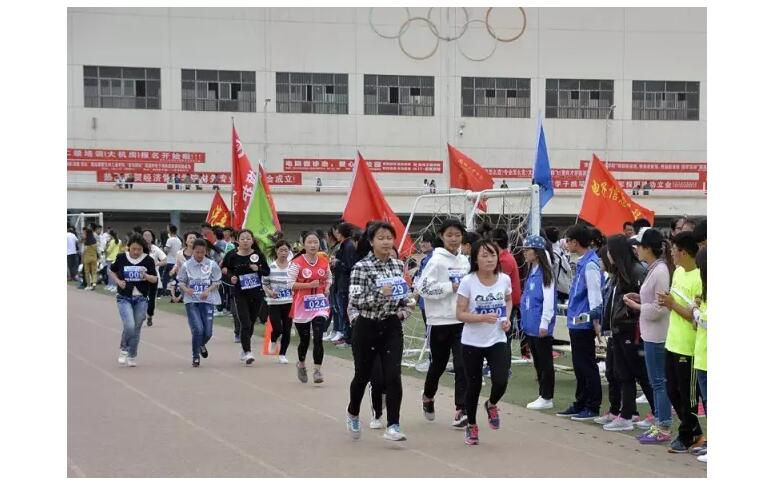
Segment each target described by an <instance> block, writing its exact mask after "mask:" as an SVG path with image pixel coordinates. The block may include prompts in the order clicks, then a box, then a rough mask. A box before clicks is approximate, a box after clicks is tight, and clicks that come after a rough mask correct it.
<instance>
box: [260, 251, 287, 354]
mask: <svg viewBox="0 0 769 484" xmlns="http://www.w3.org/2000/svg"><path fill="white" fill-rule="evenodd" d="M290 252H291V246H290V244H289V243H288V242H286V241H285V240H278V241H277V242H275V245H273V247H272V256H273V257H274V258H275V260H274V261H272V262H271V263H270V275H268V276H265V277H264V278H263V279H262V282H264V292H265V294H266V296H267V304H268V305H269V307H270V325H272V334H271V335H270V351H269V353H270V354H272V353H273V351H275V343H276V342H277V341H278V337H280V351H279V356H278V361H280V362H281V363H282V364H284V365H285V364H287V363H288V359H286V350H288V345H289V344H290V343H291V316H289V315H290V314H291V303H292V302H293V294H292V293H291V289H290V288H289V287H288V267H289V266H290V265H291V263H290V262H289V260H288V254H289V253H290Z"/></svg>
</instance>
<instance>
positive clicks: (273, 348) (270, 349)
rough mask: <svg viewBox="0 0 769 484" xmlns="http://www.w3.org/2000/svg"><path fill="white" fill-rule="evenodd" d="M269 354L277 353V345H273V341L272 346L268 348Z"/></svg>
mask: <svg viewBox="0 0 769 484" xmlns="http://www.w3.org/2000/svg"><path fill="white" fill-rule="evenodd" d="M267 353H269V354H273V353H275V343H273V342H272V341H270V345H269V347H268V348H267Z"/></svg>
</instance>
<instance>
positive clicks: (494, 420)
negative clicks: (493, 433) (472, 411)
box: [483, 400, 499, 430]
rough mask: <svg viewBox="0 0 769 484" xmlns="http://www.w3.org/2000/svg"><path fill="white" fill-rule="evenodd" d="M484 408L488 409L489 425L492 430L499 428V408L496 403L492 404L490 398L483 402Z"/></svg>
mask: <svg viewBox="0 0 769 484" xmlns="http://www.w3.org/2000/svg"><path fill="white" fill-rule="evenodd" d="M483 408H485V409H486V415H487V416H488V418H489V427H491V430H499V410H498V409H497V406H496V405H491V403H489V401H488V400H486V401H485V402H484V404H483Z"/></svg>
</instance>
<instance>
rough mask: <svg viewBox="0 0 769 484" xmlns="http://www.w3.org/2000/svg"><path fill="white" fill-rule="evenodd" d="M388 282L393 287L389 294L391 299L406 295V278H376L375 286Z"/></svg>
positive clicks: (407, 292)
mask: <svg viewBox="0 0 769 484" xmlns="http://www.w3.org/2000/svg"><path fill="white" fill-rule="evenodd" d="M388 284H389V285H391V286H392V287H393V293H392V295H391V296H390V298H391V299H394V300H396V301H397V300H400V299H403V298H406V297H408V295H409V286H408V284H406V280H405V279H403V278H402V277H382V278H380V279H377V280H376V286H377V287H378V288H380V289H381V288H382V287H384V286H386V285H388Z"/></svg>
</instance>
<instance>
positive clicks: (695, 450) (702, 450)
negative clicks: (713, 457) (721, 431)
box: [689, 440, 708, 455]
mask: <svg viewBox="0 0 769 484" xmlns="http://www.w3.org/2000/svg"><path fill="white" fill-rule="evenodd" d="M707 452H708V441H707V440H706V441H705V442H703V443H702V445H697V446H692V448H690V449H689V453H690V454H694V455H704V454H706V453H707Z"/></svg>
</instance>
